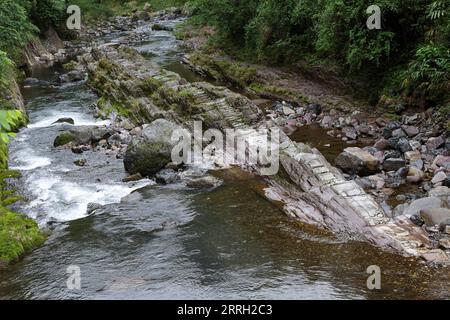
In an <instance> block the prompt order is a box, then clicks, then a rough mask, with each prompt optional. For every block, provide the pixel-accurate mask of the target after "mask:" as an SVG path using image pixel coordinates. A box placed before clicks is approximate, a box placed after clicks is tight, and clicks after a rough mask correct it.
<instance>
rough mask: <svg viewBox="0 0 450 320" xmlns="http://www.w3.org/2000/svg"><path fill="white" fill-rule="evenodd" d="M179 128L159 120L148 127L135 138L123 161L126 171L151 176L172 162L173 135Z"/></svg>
mask: <svg viewBox="0 0 450 320" xmlns="http://www.w3.org/2000/svg"><path fill="white" fill-rule="evenodd" d="M178 128H179V126H177V125H175V124H173V123H171V122H169V121H167V120H165V119H157V120H155V121H153V122H152V123H151V124H150V125H148V126H146V127H145V128H144V129H143V130H142V132H141V134H140V135H138V136H135V137H133V139H132V140H131V143H130V145H129V146H128V148H127V151H126V153H125V157H124V160H123V163H124V166H125V170H126V171H127V172H128V173H130V174H135V173H140V174H141V175H142V176H144V177H145V176H149V175H153V174H155V173H157V172H158V171H159V170H161V169H162V168H164V166H165V165H167V164H168V163H169V162H170V161H171V152H172V148H173V146H174V144H173V142H171V137H172V133H173V131H174V130H176V129H178Z"/></svg>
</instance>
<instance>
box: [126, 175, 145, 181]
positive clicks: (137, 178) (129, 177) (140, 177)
mask: <svg viewBox="0 0 450 320" xmlns="http://www.w3.org/2000/svg"><path fill="white" fill-rule="evenodd" d="M141 179H143V177H142V175H141V174H140V173H135V174H132V175H129V176H128V177H125V178H123V179H122V182H131V181H138V180H141Z"/></svg>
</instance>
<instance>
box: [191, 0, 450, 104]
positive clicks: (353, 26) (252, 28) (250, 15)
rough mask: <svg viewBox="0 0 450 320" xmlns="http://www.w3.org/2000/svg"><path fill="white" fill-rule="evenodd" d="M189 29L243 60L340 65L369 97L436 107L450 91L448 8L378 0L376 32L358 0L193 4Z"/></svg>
mask: <svg viewBox="0 0 450 320" xmlns="http://www.w3.org/2000/svg"><path fill="white" fill-rule="evenodd" d="M190 3H191V5H190V8H191V9H192V15H193V17H192V18H191V23H193V24H194V25H198V24H200V25H209V26H212V27H214V28H215V30H216V33H215V35H214V36H213V37H212V39H211V43H212V44H214V45H215V46H219V47H221V48H222V49H224V50H226V52H227V53H228V54H231V55H234V56H235V57H238V58H240V59H242V60H246V61H251V62H259V63H267V64H278V65H288V64H293V63H295V62H297V61H305V60H306V61H308V62H310V63H313V64H322V65H329V66H339V67H340V68H339V69H340V71H341V74H343V75H345V76H346V77H348V78H352V79H358V80H360V81H359V82H360V83H365V84H366V85H365V88H364V89H365V91H366V92H367V91H369V92H368V94H367V95H366V96H367V97H369V96H370V95H372V96H375V97H377V98H375V99H373V102H374V103H376V102H377V100H378V97H379V96H381V95H383V94H384V95H391V96H392V95H393V96H399V97H403V98H405V100H406V101H408V102H410V103H411V104H414V105H422V106H439V105H442V104H445V102H446V101H448V100H449V92H450V90H449V89H450V54H449V53H450V51H449V46H450V18H449V16H448V15H449V12H450V11H449V9H450V7H449V6H450V2H449V1H448V0H380V1H378V2H377V3H376V4H377V5H378V6H380V8H381V27H382V28H381V30H369V29H368V28H367V26H366V21H367V18H368V17H369V15H368V14H367V13H366V9H367V7H368V6H369V4H368V3H367V1H363V0H349V1H343V0H264V1H262V0H242V1H239V2H236V1H233V0H192V1H191V2H190Z"/></svg>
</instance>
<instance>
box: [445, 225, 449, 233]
mask: <svg viewBox="0 0 450 320" xmlns="http://www.w3.org/2000/svg"><path fill="white" fill-rule="evenodd" d="M444 233H446V234H450V225H449V226H445V228H444Z"/></svg>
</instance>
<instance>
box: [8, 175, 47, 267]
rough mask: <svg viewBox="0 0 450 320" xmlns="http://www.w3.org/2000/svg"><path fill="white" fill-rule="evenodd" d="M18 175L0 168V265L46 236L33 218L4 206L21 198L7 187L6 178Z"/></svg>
mask: <svg viewBox="0 0 450 320" xmlns="http://www.w3.org/2000/svg"><path fill="white" fill-rule="evenodd" d="M18 177H20V173H19V172H17V171H14V170H7V169H3V170H0V187H1V188H0V193H1V198H0V267H2V266H5V265H7V264H9V263H11V262H14V261H17V260H18V259H19V258H20V257H22V256H23V255H24V254H25V253H26V252H28V251H31V250H32V249H34V248H36V247H37V246H39V245H41V244H42V243H43V242H44V241H45V238H46V237H45V235H44V234H43V233H42V232H41V231H40V230H39V227H38V225H37V224H36V222H35V221H34V220H33V219H30V218H28V217H27V216H26V215H23V214H20V213H16V212H13V211H12V210H10V209H8V208H7V207H6V206H7V205H10V204H12V203H14V202H16V201H20V200H22V197H20V196H16V195H15V190H10V189H8V188H7V187H8V185H7V181H6V180H7V179H10V178H18Z"/></svg>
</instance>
